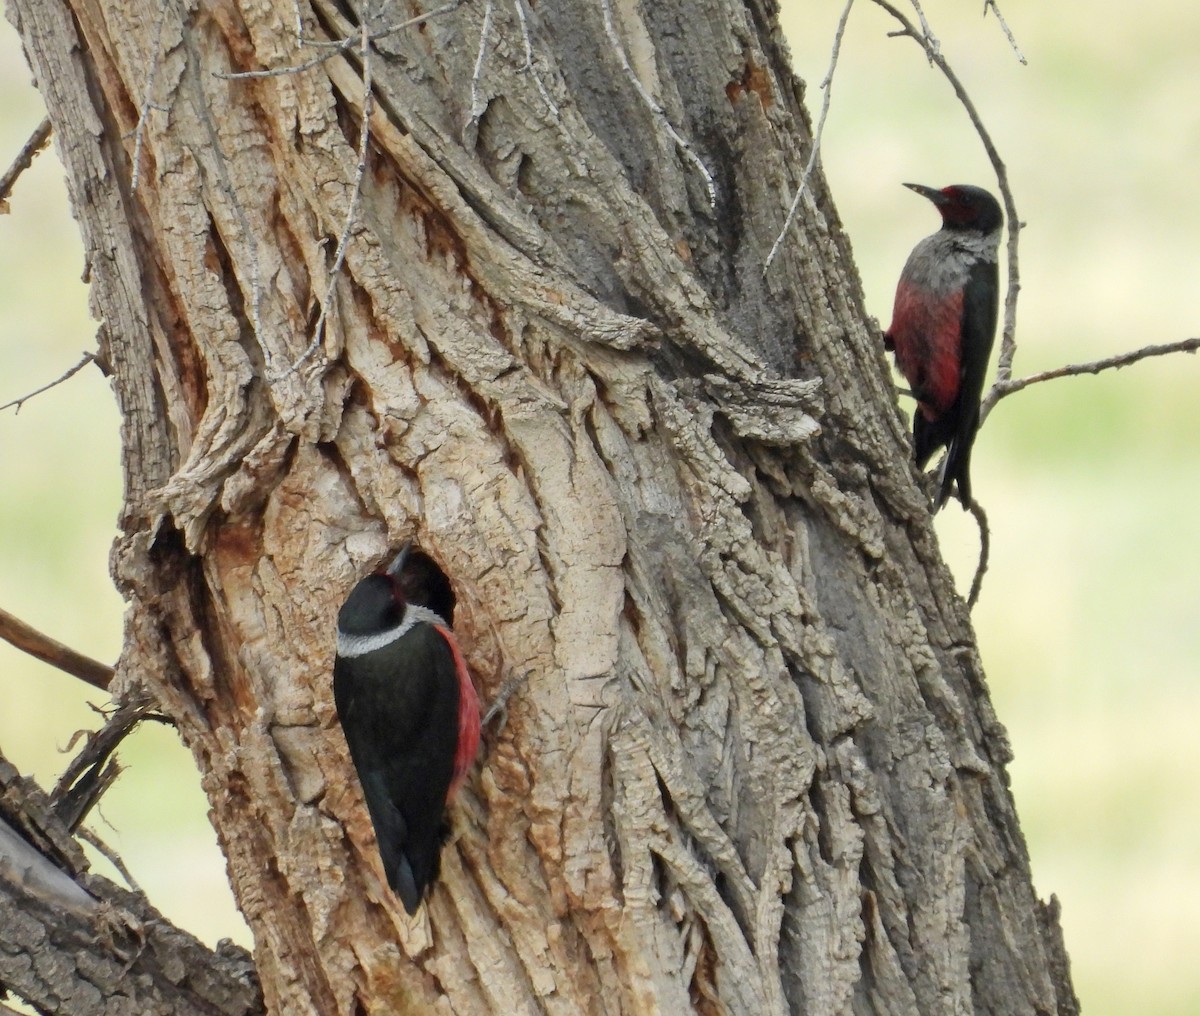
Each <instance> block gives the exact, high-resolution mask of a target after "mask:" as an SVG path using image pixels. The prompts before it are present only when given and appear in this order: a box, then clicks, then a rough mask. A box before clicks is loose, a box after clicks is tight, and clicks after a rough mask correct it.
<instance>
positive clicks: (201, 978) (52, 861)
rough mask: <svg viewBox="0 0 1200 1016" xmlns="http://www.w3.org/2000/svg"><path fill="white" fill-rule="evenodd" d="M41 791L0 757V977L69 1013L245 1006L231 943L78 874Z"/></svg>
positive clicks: (249, 966)
mask: <svg viewBox="0 0 1200 1016" xmlns="http://www.w3.org/2000/svg"><path fill="white" fill-rule="evenodd" d="M86 867H87V862H86V859H85V858H84V856H83V852H82V850H81V848H80V847H79V845H78V843H77V842H76V841H75V840H74V839H73V838H72V837H71V835H70V833H69V832H68V831H67V829H66V827H65V826H63V825H62V823H61V822H60V821H59V820H58V818H57V817H56V815H55V814H54V809H53V807H52V805H51V804H50V802H49V800H48V799H47V798H46V796H45V794H43V793H42V791H41V790H40V789H39V788H38V787H37V785H36V784H34V783H33V781H32V780H28V779H24V778H22V777H21V776H20V775H19V774H18V773H17V771H16V769H14V768H13V767H12V765H10V764H9V763H8V762H7V761H5V760H4V759H3V758H0V927H3V928H4V948H3V949H0V984H2V985H3V986H4V988H5V989H7V990H8V991H10V992H12V993H13V994H15V995H18V996H20V997H21V998H22V999H24V1000H25V1001H27V1002H29V1003H30V1004H31V1005H32V1006H33V1007H34V1008H36V1009H37V1010H38V1011H40V1012H67V1011H69V1012H70V1013H71V1016H101V1014H104V1016H125V1014H139V1016H140V1014H143V1013H148V1012H154V1013H163V1014H165V1016H213V1014H214V1013H222V1014H226V1016H257V1014H260V1013H263V1012H264V1007H263V1000H262V993H261V990H260V988H259V984H258V978H257V976H256V974H255V971H254V965H253V962H252V961H251V959H250V957H249V955H248V954H247V953H246V952H245V951H244V950H242V949H238V948H236V947H233V946H229V945H223V946H222V947H220V948H218V949H217V950H216V951H213V950H210V949H208V948H206V947H205V946H204V945H203V944H202V943H201V942H199V941H197V940H196V939H195V938H193V937H192V936H191V935H189V934H188V933H187V932H185V931H182V930H181V929H179V928H176V927H175V926H174V925H172V924H171V923H170V922H168V921H167V920H165V919H164V918H163V916H162V915H161V914H159V913H158V911H156V910H155V909H154V908H153V907H152V906H150V904H149V903H148V902H147V900H146V899H145V897H144V896H142V895H141V894H140V893H135V892H128V891H126V890H124V889H121V888H120V887H119V886H117V885H115V884H114V883H112V882H109V881H108V880H107V879H104V878H100V877H98V876H95V875H87V874H85V873H84V872H85V869H86Z"/></svg>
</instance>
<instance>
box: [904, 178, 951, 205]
mask: <svg viewBox="0 0 1200 1016" xmlns="http://www.w3.org/2000/svg"><path fill="white" fill-rule="evenodd" d="M904 186H905V187H907V188H908V189H909V190H910V191H916V192H917V193H918V194H920V195H921V197H923V198H928V199H929V200H930V201H932V202H933V203H934V204H935V205H937V206H938V208H941V207H942V206H943V205H945V204H948V203H949V201H950V199H949V198H948V197H947V196H946V195H945V194H943V193H942V192H941V191H940V190H938V189H937V188H936V187H926V186H925V185H924V184H920V183H906V184H905V185H904Z"/></svg>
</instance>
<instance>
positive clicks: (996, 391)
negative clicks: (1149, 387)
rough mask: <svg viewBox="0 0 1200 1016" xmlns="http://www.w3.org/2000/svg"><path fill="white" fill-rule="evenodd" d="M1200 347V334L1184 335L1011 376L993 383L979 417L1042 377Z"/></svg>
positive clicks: (1090, 370) (1095, 371)
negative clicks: (1115, 352) (1104, 355)
mask: <svg viewBox="0 0 1200 1016" xmlns="http://www.w3.org/2000/svg"><path fill="white" fill-rule="evenodd" d="M1198 349H1200V338H1195V339H1180V340H1179V341H1178V342H1164V343H1162V344H1161V345H1157V346H1143V347H1142V348H1141V349H1135V350H1132V351H1131V352H1128V353H1118V354H1117V355H1116V356H1109V357H1105V358H1104V359H1103V360H1092V361H1090V362H1088V363H1069V364H1067V365H1066V366H1064V367H1056V368H1055V369H1054V370H1044V371H1042V372H1041V373H1039V374H1030V375H1029V376H1027V377H1021V378H1010V379H1008V380H1006V381H999V380H998V381H997V382H996V383H995V384H994V385H992V388H991V390H990V391H989V392H988V394H987V398H985V399H984V400H983V406H982V407H981V409H980V411H979V419H980V422H981V423H982V421H983V419H984V417H986V416H987V414H988V413H989V412H991V410H992V407H993V406H994V405H995V404H996V403H997V402H999V401H1000V400H1001V399H1002V398H1004V397H1005V396H1006V395H1012V394H1013V393H1014V392H1019V391H1021V390H1022V389H1024V388H1028V387H1029V386H1030V385H1035V384H1038V383H1040V382H1042V381H1053V380H1055V379H1056V378H1060V377H1075V376H1077V375H1079V374H1099V373H1100V372H1101V371H1102V370H1113V369H1119V368H1121V367H1128V366H1129V365H1130V364H1132V363H1137V362H1138V361H1139V360H1145V359H1148V358H1149V357H1152V356H1167V355H1169V354H1171V353H1194V352H1196V350H1198Z"/></svg>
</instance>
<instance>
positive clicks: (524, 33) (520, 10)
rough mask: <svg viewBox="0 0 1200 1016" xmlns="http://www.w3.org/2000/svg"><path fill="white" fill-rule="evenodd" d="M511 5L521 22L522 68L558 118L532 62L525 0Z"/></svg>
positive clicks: (516, 0)
mask: <svg viewBox="0 0 1200 1016" xmlns="http://www.w3.org/2000/svg"><path fill="white" fill-rule="evenodd" d="M513 6H514V7H515V8H516V9H517V20H518V21H520V22H521V39H522V40H523V41H524V43H525V67H524V68H523V69H524V70H527V71H529V73H530V75H531V76H532V77H533V83H534V84H535V85H537V90H538V92H539V93H540V94H541V96H542V101H543V102H544V103H545V104H546V108H547V109H549V110H550V115H551V116H553V117H554V118H555V119H557V118H558V115H559V113H558V107H557V106H556V105H555V104H554V100H553V99H551V98H550V93H549V92H548V91H546V86H545V85H544V84H543V83H542V79H541V76H540V75H539V74H538V72H537V67H535V66H534V63H533V40H532V39H531V38H530V36H529V22H528V21H527V20H526V18H525V0H513Z"/></svg>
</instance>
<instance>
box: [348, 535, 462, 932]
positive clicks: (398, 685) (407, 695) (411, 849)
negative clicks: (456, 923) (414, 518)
mask: <svg viewBox="0 0 1200 1016" xmlns="http://www.w3.org/2000/svg"><path fill="white" fill-rule="evenodd" d="M453 621H454V593H453V592H452V591H451V589H450V583H449V581H448V580H447V578H446V576H445V575H444V574H443V573H442V571H441V569H439V568H438V567H437V565H436V564H434V562H433V560H432V558H430V557H429V556H428V555H427V554H424V553H422V552H421V551H419V550H413V549H412V545H411V543H406V544H405V545H404V547H403V548H402V549H401V551H400V553H399V554H398V555H397V556H396V558H395V560H394V561H392V563H391V564H390V565H388V566H387V568H386V569H384V570H383V571H380V572H377V573H375V574H374V575H368V576H367V577H366V578H365V579H363V580H362V581H361V582H359V583H358V585H356V586H355V587H354V588H353V589H352V590H351V591H350V595H349V597H347V599H346V602H345V603H344V604H343V605H342V609H341V610H340V611H339V612H338V621H337V655H336V656H335V658H334V663H333V698H334V704H335V705H336V706H337V714H338V719H339V720H340V721H341V724H342V730H343V732H344V733H345V735H346V744H347V745H348V746H349V748H350V758H351V759H352V760H353V762H354V768H355V770H356V771H357V772H358V779H359V782H360V783H361V784H362V790H363V797H364V798H365V799H366V802H367V811H368V812H369V814H370V816H371V824H372V825H373V826H374V827H375V836H376V839H377V840H378V841H379V853H380V857H381V858H382V860H383V870H384V873H385V874H386V876H387V880H388V885H390V886H391V887H392V891H393V892H394V893H396V895H397V896H399V897H400V901H401V902H402V903H403V904H404V909H405V910H406V911H408V913H409V914H410V915H411V914H415V913H416V911H417V908H418V907H419V906H420V905H421V900H422V899H423V898H424V897H425V894H426V892H427V891H428V888H429V886H430V885H431V884H432V883H433V881H434V880H435V879H436V878H437V876H438V869H439V860H440V855H441V850H442V844H443V842H444V841H445V839H446V835H447V833H448V831H449V827H448V824H447V823H446V822H445V820H444V814H445V809H446V805H447V804H448V803H449V801H450V799H451V798H452V796H453V795H454V792H455V791H456V790H457V789H458V787H459V785H460V784H461V783H462V781H463V780H464V779H465V777H466V775H467V772H468V770H470V768H471V764H472V763H473V762H474V760H475V752H476V750H477V749H478V747H479V699H478V697H477V696H476V694H475V686H474V685H473V684H472V683H471V676H470V674H469V673H468V672H467V665H466V661H465V660H464V659H463V655H462V652H461V651H460V650H459V648H458V643H457V642H456V641H455V639H454V634H453V632H452V631H451V630H450V626H451V624H452V623H453Z"/></svg>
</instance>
